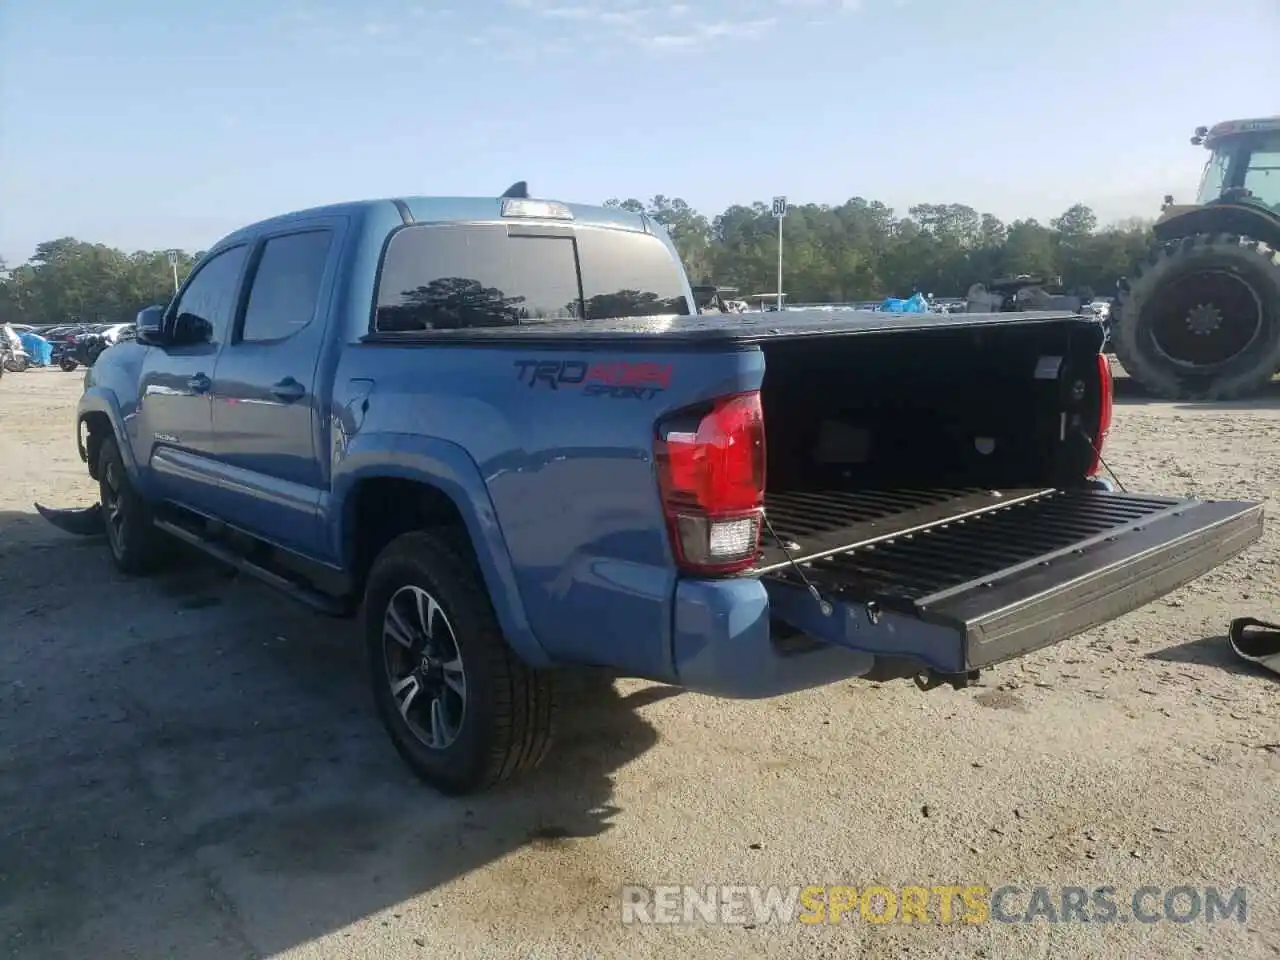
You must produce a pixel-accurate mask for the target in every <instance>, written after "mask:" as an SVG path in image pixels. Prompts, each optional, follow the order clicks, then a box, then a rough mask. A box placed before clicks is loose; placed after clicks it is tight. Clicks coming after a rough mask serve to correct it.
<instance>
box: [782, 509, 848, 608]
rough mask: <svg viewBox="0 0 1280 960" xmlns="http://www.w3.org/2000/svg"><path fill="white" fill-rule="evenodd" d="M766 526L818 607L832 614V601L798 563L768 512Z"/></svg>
mask: <svg viewBox="0 0 1280 960" xmlns="http://www.w3.org/2000/svg"><path fill="white" fill-rule="evenodd" d="M764 528H765V529H766V530H768V531H769V536H771V537H773V539H774V540H775V541H777V544H778V546H779V547H780V548H781V550H782V555H783V556H784V557H786V558H787V563H789V564H790V565H791V569H792V570H794V571H795V572H796V576H797V577H799V578H800V582H801V583H803V584H804V585H805V589H807V590H808V591H809V595H810V596H811V597H813V599H814V600H815V601H816V602H817V604H818V609H819V610H821V611H822V615H823V616H824V617H829V616H831V614H832V612H833V611H834V610H835V608H834V607H832V606H831V603H830V602H829V601H828V600H826V599H824V598H823V596H822V594H820V593H819V592H818V588H817V587H816V586H814V584H813V581H812V580H810V579H809V578H808V576H806V575H805V572H804V570H803V569H802V568H801V566H800V564H798V563H796V558H795V557H793V556H792V555H791V551H790V550H789V549H788V548H787V541H786V540H784V539H783V538H782V537H780V536H778V531H777V530H774V529H773V524H772V523H770V522H769V514H767V513H766V514H764Z"/></svg>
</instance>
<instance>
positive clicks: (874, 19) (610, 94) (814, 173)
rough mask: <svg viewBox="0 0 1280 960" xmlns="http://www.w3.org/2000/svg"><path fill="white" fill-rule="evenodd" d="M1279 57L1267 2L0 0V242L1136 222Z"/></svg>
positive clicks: (182, 243)
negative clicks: (337, 224) (386, 224)
mask: <svg viewBox="0 0 1280 960" xmlns="http://www.w3.org/2000/svg"><path fill="white" fill-rule="evenodd" d="M1277 62H1280V3H1277V0H1230V2H1229V3H1227V4H1225V5H1223V6H1221V7H1215V5H1213V4H1210V3H1208V2H1207V0H1071V2H1070V3H1047V4H1044V5H1039V4H1027V3H1023V2H1020V0H681V2H671V0H435V2H431V0H366V2H365V3H363V4H353V3H350V2H343V0H336V2H335V0H221V2H219V3H216V4H215V3H182V2H173V0H165V2H160V0H43V2H37V0H0V256H3V257H4V258H5V259H6V260H8V261H9V262H10V263H11V264H12V263H16V262H21V261H23V260H25V259H26V258H27V257H28V256H29V255H30V254H31V252H32V250H33V249H34V247H35V245H36V244H37V243H39V242H40V241H42V240H47V239H52V238H55V237H60V236H74V237H76V238H78V239H82V240H89V241H93V242H102V243H107V244H111V245H113V246H120V247H123V248H126V249H130V250H132V249H144V248H145V249H156V248H168V247H178V248H183V249H190V250H195V249H201V248H203V247H206V246H208V245H209V244H210V243H212V242H213V241H214V240H216V239H217V238H218V237H220V236H222V235H223V234H225V233H228V232H230V231H231V230H233V229H235V228H236V227H238V226H242V225H244V224H246V223H250V222H253V221H255V220H258V219H262V218H264V217H268V216H273V215H275V214H278V213H283V212H286V211H289V210H295V209H300V208H305V207H309V206H315V205H319V204H324V203H329V202H335V201H341V200H351V199H360V198H365V197H381V196H397V195H400V196H403V195H445V196H457V195H472V196H494V195H497V194H499V193H501V192H502V191H503V190H505V189H506V187H507V186H509V185H510V184H511V183H512V182H513V181H515V180H527V181H529V184H530V192H531V193H532V194H533V195H535V196H542V197H553V198H556V199H561V200H567V201H574V202H581V203H592V202H600V201H603V200H605V199H607V198H609V197H622V198H625V197H639V198H642V199H643V198H647V197H650V196H652V195H654V194H658V193H662V194H665V195H667V196H674V197H682V198H683V199H685V200H686V201H688V202H689V203H690V204H692V205H693V206H694V207H696V208H698V209H699V210H701V211H703V212H705V213H707V214H709V215H714V214H716V213H718V212H719V211H721V210H723V209H724V208H725V207H727V206H729V205H730V204H733V203H751V202H753V201H756V200H763V201H768V200H769V198H771V197H773V196H775V195H786V196H787V197H788V198H789V199H790V201H791V203H793V204H795V203H804V202H818V203H831V204H837V203H841V202H843V201H844V200H846V199H848V198H849V197H851V196H863V197H866V198H868V199H875V200H881V201H883V202H885V203H887V204H889V205H891V206H893V207H894V208H895V209H897V210H898V211H899V212H900V213H903V214H905V212H906V208H907V207H909V206H910V205H912V204H915V203H949V202H956V203H967V204H969V205H970V206H973V207H976V208H978V209H979V210H982V211H985V212H991V213H994V214H996V215H997V216H1000V217H1002V218H1004V219H1006V220H1010V219H1015V218H1019V217H1036V218H1038V219H1040V220H1042V221H1046V220H1048V219H1049V218H1051V217H1053V216H1056V215H1057V214H1058V213H1060V212H1062V211H1063V210H1064V209H1066V208H1067V207H1068V206H1070V205H1071V204H1072V203H1075V202H1077V201H1079V202H1084V203H1088V204H1090V205H1091V206H1093V207H1094V209H1095V210H1096V212H1097V213H1098V215H1099V217H1100V219H1101V220H1102V221H1103V222H1104V223H1105V222H1108V221H1112V220H1116V219H1120V218H1124V217H1129V216H1154V215H1155V214H1156V213H1157V212H1158V209H1159V205H1160V200H1161V198H1162V197H1163V196H1164V194H1166V193H1173V194H1175V196H1177V197H1179V198H1189V197H1190V195H1191V194H1192V193H1194V190H1195V184H1196V181H1197V178H1198V176H1199V172H1200V168H1201V166H1202V165H1203V162H1204V153H1203V151H1202V150H1199V149H1197V148H1195V147H1192V146H1191V145H1190V144H1189V143H1188V138H1189V137H1190V136H1191V134H1192V132H1193V130H1194V128H1195V127H1196V126H1199V125H1201V124H1212V123H1215V122H1217V121H1221V120H1228V119H1236V118H1241V117H1250V116H1267V115H1274V114H1277V113H1280V99H1278V98H1277V97H1276V86H1275V67H1274V64H1275V63H1277Z"/></svg>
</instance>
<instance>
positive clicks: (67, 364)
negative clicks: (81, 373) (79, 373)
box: [58, 357, 77, 373]
mask: <svg viewBox="0 0 1280 960" xmlns="http://www.w3.org/2000/svg"><path fill="white" fill-rule="evenodd" d="M58 366H59V367H61V368H62V370H63V372H64V373H71V372H73V371H74V370H75V368H76V366H77V364H76V362H75V361H74V360H72V359H71V358H70V357H63V358H62V359H61V360H59V361H58Z"/></svg>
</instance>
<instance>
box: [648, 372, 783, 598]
mask: <svg viewBox="0 0 1280 960" xmlns="http://www.w3.org/2000/svg"><path fill="white" fill-rule="evenodd" d="M764 453H765V447H764V411H763V410H762V409H761V407H760V394H759V393H758V392H751V393H739V394H733V395H731V396H728V397H721V398H719V399H717V400H715V401H712V402H711V403H710V404H709V405H706V404H704V405H702V406H700V407H696V408H693V409H690V410H686V411H680V412H678V413H676V414H673V415H672V416H670V417H667V418H666V419H665V420H663V421H662V422H661V423H660V424H659V425H658V435H657V438H656V440H655V442H654V460H655V462H656V465H657V471H658V490H659V493H660V495H661V497H662V509H663V512H664V513H665V514H666V520H667V529H668V530H669V531H670V534H671V547H672V549H673V550H674V551H675V555H676V563H677V564H678V565H679V566H680V568H681V569H682V570H684V571H686V572H689V573H697V574H703V575H711V574H721V573H736V572H737V571H740V570H745V569H747V568H748V567H750V566H751V565H752V564H753V563H755V560H756V556H757V554H758V553H759V552H760V529H761V526H762V525H763V522H764Z"/></svg>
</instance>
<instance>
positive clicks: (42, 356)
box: [18, 333, 53, 367]
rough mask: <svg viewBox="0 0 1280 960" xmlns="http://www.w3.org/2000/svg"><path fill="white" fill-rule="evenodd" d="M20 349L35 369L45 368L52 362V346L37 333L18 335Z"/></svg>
mask: <svg viewBox="0 0 1280 960" xmlns="http://www.w3.org/2000/svg"><path fill="white" fill-rule="evenodd" d="M18 339H19V340H21V341H22V349H23V350H25V351H27V356H28V357H30V358H31V362H32V363H33V364H35V365H36V366H37V367H47V366H48V365H49V364H50V363H52V362H53V344H51V343H50V342H49V341H48V340H46V339H45V338H44V337H42V336H40V335H39V334H37V333H20V334H18Z"/></svg>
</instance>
